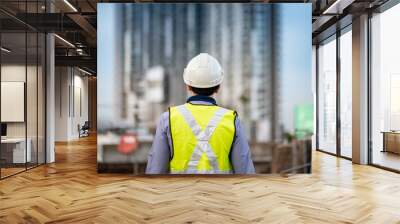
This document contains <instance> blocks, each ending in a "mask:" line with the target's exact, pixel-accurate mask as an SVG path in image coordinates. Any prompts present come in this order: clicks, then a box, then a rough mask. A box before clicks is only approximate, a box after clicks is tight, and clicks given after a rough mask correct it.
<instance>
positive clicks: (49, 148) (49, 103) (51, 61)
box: [46, 34, 55, 163]
mask: <svg viewBox="0 0 400 224" xmlns="http://www.w3.org/2000/svg"><path fill="white" fill-rule="evenodd" d="M54 48H55V45H54V35H53V34H47V36H46V49H47V51H46V61H47V67H46V163H53V162H54V161H55V149H54V133H55V72H54V67H55V56H54Z"/></svg>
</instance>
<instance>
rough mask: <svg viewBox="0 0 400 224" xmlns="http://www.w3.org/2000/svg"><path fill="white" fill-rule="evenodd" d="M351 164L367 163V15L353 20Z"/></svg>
mask: <svg viewBox="0 0 400 224" xmlns="http://www.w3.org/2000/svg"><path fill="white" fill-rule="evenodd" d="M352 27H353V34H352V38H353V40H352V44H353V59H352V61H353V84H352V85H353V86H352V87H353V102H352V104H353V114H352V115H353V116H352V121H353V130H352V134H353V136H352V139H353V140H352V144H353V154H352V156H353V162H354V163H358V164H367V163H368V15H361V16H360V17H357V18H355V19H353V25H352Z"/></svg>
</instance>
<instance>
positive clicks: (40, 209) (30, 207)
mask: <svg viewBox="0 0 400 224" xmlns="http://www.w3.org/2000/svg"><path fill="white" fill-rule="evenodd" d="M56 160H57V161H56V163H55V164H50V165H46V166H41V167H39V168H36V169H33V170H29V171H27V172H25V173H22V174H19V175H16V176H13V177H10V178H7V179H5V180H2V181H0V202H1V203H0V223H249V222H251V223H400V212H399V211H400V200H399V198H400V175H399V174H396V173H391V172H388V171H384V170H381V169H377V168H374V167H370V166H360V165H353V164H352V163H351V162H350V161H348V160H344V159H338V158H336V157H333V156H330V155H326V154H323V153H320V152H314V153H313V173H312V174H310V175H309V174H301V175H294V176H289V177H282V176H277V175H266V176H262V175H259V176H240V177H213V178H209V177H185V178H179V177H157V178H155V177H134V176H129V175H118V174H97V172H96V139H95V137H89V138H84V139H82V140H80V141H75V142H70V143H68V144H65V143H58V144H57V146H56Z"/></svg>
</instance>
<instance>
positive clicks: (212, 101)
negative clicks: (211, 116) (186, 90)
mask: <svg viewBox="0 0 400 224" xmlns="http://www.w3.org/2000/svg"><path fill="white" fill-rule="evenodd" d="M195 101H201V102H205V103H206V104H213V105H217V102H216V101H215V99H214V98H212V97H210V96H204V95H194V96H191V97H189V98H188V99H187V100H186V103H191V102H195ZM200 104H202V103H200Z"/></svg>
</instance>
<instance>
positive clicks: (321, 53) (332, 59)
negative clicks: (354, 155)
mask: <svg viewBox="0 0 400 224" xmlns="http://www.w3.org/2000/svg"><path fill="white" fill-rule="evenodd" d="M318 108H319V111H318V120H319V121H318V149H319V150H322V151H326V152H329V153H336V36H332V37H331V38H329V39H328V40H326V41H325V42H323V43H321V44H320V45H319V47H318Z"/></svg>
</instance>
